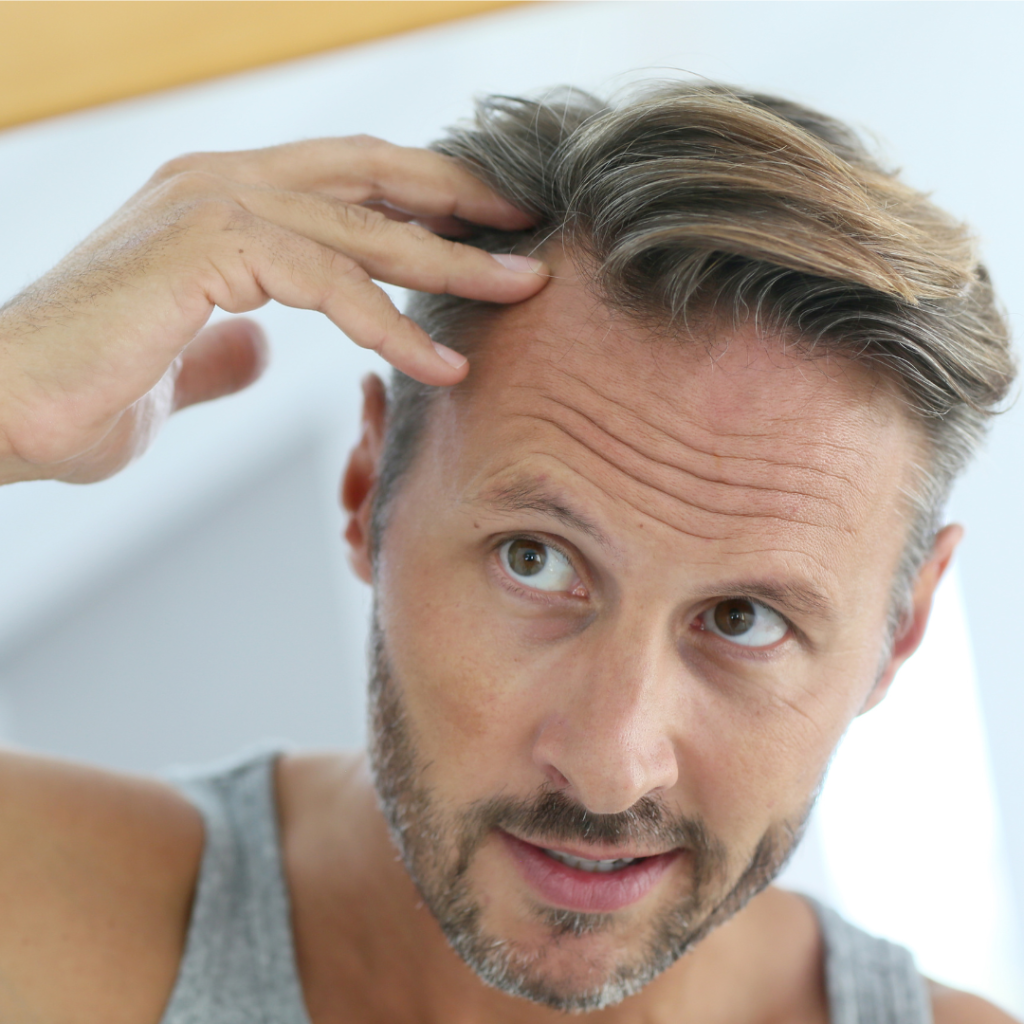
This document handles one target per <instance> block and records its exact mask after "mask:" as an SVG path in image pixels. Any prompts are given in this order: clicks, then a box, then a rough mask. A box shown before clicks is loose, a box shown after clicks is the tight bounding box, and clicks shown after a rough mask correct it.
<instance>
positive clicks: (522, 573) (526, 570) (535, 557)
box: [498, 537, 579, 593]
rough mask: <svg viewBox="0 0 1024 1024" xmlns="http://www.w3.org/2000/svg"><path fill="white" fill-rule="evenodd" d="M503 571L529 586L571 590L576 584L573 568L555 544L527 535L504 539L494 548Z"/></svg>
mask: <svg viewBox="0 0 1024 1024" xmlns="http://www.w3.org/2000/svg"><path fill="white" fill-rule="evenodd" d="M498 557H499V558H500V560H501V564H502V565H503V566H504V567H505V571H506V572H507V573H508V574H509V575H510V576H511V577H512V578H513V579H515V580H518V581H519V582H520V583H522V584H524V585H525V586H528V587H529V588H530V589H531V590H548V591H553V592H554V591H565V592H567V593H571V592H572V591H573V588H574V587H575V586H577V585H578V584H579V579H578V578H577V576H576V570H575V569H574V568H573V566H572V562H570V561H569V559H568V558H566V557H565V555H563V554H562V552H561V551H559V550H558V548H554V547H550V546H549V545H547V544H542V543H541V542H540V541H538V540H530V539H529V538H528V537H517V538H516V539H515V540H510V541H506V542H505V543H504V544H502V545H501V548H500V550H499V552H498Z"/></svg>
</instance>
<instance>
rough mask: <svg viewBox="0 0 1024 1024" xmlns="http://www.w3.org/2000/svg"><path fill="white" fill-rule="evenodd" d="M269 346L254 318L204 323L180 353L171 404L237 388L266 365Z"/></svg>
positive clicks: (186, 403) (188, 402)
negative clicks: (179, 364)
mask: <svg viewBox="0 0 1024 1024" xmlns="http://www.w3.org/2000/svg"><path fill="white" fill-rule="evenodd" d="M268 355H269V347H268V345H267V339H266V335H265V334H264V333H263V328H262V327H260V325H259V324H257V323H256V322H255V321H254V320H247V319H244V318H241V317H240V318H238V319H233V320H221V321H218V322H217V323H214V324H210V325H209V326H207V327H204V328H203V330H201V331H200V332H199V333H198V334H197V335H196V337H195V340H194V341H193V342H192V343H191V344H190V345H189V346H188V347H187V348H186V349H185V351H184V352H182V354H181V368H180V370H179V371H178V376H177V379H176V380H175V382H174V408H175V409H184V408H185V407H186V406H189V405H195V404H196V403H197V402H208V401H210V400H211V399H214V398H220V397H222V396H223V395H231V394H234V393H235V392H236V391H241V390H242V389H243V388H246V387H248V386H249V385H250V384H252V383H253V381H255V380H256V379H257V378H258V377H259V376H260V375H261V374H262V373H263V370H264V369H265V368H266V365H267V358H268Z"/></svg>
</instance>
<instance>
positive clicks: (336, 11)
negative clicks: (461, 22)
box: [0, 0, 515, 128]
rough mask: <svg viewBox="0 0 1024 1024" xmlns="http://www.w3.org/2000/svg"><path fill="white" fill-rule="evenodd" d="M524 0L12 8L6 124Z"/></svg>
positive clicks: (30, 0) (2, 45) (262, 0)
mask: <svg viewBox="0 0 1024 1024" xmlns="http://www.w3.org/2000/svg"><path fill="white" fill-rule="evenodd" d="M511 2H515V0H376V2H363V0H191V2H186V0H147V2H138V0H136V2H124V0H5V2H0V128H3V127H8V126H10V125H14V124H20V123H23V122H25V121H32V120H35V119H37V118H40V117H48V116H51V115H53V114H60V113H64V112H65V111H69V110H77V109H80V108H82V107H89V106H93V105H95V104H97V103H105V102H108V101H110V100H117V99H122V98H124V97H126V96H133V95H136V94H138V93H145V92H152V91H153V90H156V89H164V88H167V87H169V86H174V85H182V84H184V83H186V82H194V81H198V80H200V79H204V78H211V77H214V76H216V75H223V74H229V73H231V72H234V71H241V70H243V69H245V68H250V67H255V66H258V65H261V64H272V63H274V62H276V61H281V60H288V59H290V58H293V57H299V56H302V55H304V54H308V53H315V52H317V51H320V50H330V49H334V48H335V47H338V46H345V45H348V44H351V43H358V42H363V41H365V40H367V39H373V38H376V37H378V36H384V35H390V34H392V33H395V32H403V31H406V30H408V29H413V28H420V27H421V26H424V25H430V24H433V23H435V22H439V21H446V20H448V19H451V18H459V17H464V16H466V15H470V14H476V13H478V12H481V11H486V10H490V9H493V8H496V7H503V6H506V5H507V4H508V3H511Z"/></svg>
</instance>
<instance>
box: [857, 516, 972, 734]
mask: <svg viewBox="0 0 1024 1024" xmlns="http://www.w3.org/2000/svg"><path fill="white" fill-rule="evenodd" d="M963 535H964V528H963V527H962V526H958V525H956V524H953V525H951V526H946V527H943V529H941V530H940V531H939V532H938V533H937V534H936V535H935V543H934V544H933V545H932V553H931V555H929V556H928V560H927V561H926V562H925V563H924V565H922V566H921V570H920V572H919V573H918V574H917V581H916V582H915V583H914V591H913V595H912V600H911V607H910V612H909V613H908V615H907V617H906V618H905V619H904V620H903V622H902V623H901V625H900V627H899V630H898V632H897V633H896V638H895V640H894V641H893V645H892V654H890V656H889V661H888V662H887V664H886V666H885V669H884V671H883V672H882V674H881V676H880V677H879V679H878V682H877V683H875V686H874V688H873V689H872V691H871V693H870V694H869V695H868V699H867V701H866V702H865V704H864V707H862V708H861V710H860V714H864V712H865V711H870V710H871V708H873V707H874V706H875V705H876V704H878V703H879V702H880V701H881V700H882V698H883V697H884V696H885V695H886V693H888V692H889V687H890V685H891V684H892V681H893V677H894V676H895V675H896V672H897V670H898V669H899V667H900V666H901V665H902V664H903V662H905V661H906V660H907V658H909V657H910V656H911V655H912V654H913V653H914V651H916V650H917V649H918V647H919V646H920V645H921V641H922V640H923V639H924V630H925V627H926V626H927V625H928V616H929V615H930V614H931V610H932V600H933V599H934V597H935V588H936V587H937V586H938V585H939V580H941V579H942V577H943V575H944V574H945V572H946V569H948V568H949V563H950V560H951V559H952V557H953V552H954V551H955V550H956V546H957V545H958V544H959V543H960V541H961V539H962V538H963Z"/></svg>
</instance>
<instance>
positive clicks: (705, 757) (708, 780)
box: [677, 666, 850, 846]
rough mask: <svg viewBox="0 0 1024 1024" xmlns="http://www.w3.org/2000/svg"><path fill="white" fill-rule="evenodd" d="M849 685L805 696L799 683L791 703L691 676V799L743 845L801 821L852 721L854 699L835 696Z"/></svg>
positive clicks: (837, 683) (684, 757)
mask: <svg viewBox="0 0 1024 1024" xmlns="http://www.w3.org/2000/svg"><path fill="white" fill-rule="evenodd" d="M806 668H807V669H809V668H810V666H807V667H806ZM818 678H820V677H818ZM849 682H850V681H849V680H843V679H841V678H836V679H833V680H832V681H831V683H830V684H829V685H826V686H824V687H822V688H818V687H813V688H812V687H807V688H806V689H804V690H802V692H801V695H800V696H795V695H794V694H795V692H796V688H795V687H794V688H791V689H790V692H789V693H787V695H786V699H785V700H783V699H781V698H780V697H779V696H778V695H777V694H773V693H770V692H769V691H767V690H762V691H756V690H754V689H753V688H752V691H751V692H750V693H749V694H746V695H744V696H743V697H742V698H741V697H739V696H737V695H736V694H735V693H733V694H731V695H730V697H729V698H728V699H726V698H725V697H724V696H723V694H722V693H721V692H720V691H718V690H716V689H715V688H714V687H712V686H709V685H707V684H704V683H701V682H698V681H696V680H693V679H691V680H690V681H689V685H688V687H687V690H686V693H685V695H684V696H683V697H682V698H681V706H680V708H679V710H678V720H679V721H680V723H682V724H681V727H680V732H679V738H678V747H677V749H678V756H679V759H680V787H681V789H682V800H683V801H684V804H685V805H686V806H689V807H691V808H693V809H695V810H697V811H699V813H700V814H701V815H702V816H703V817H704V818H705V820H706V821H707V823H708V825H709V827H710V828H711V829H712V831H714V832H715V833H716V834H718V835H720V836H722V837H723V838H725V839H727V840H728V841H731V842H736V843H738V844H740V845H743V846H746V845H749V844H752V843H754V842H756V841H757V840H758V839H759V838H760V836H761V835H762V834H763V833H764V830H765V829H766V828H767V827H768V826H769V825H770V824H772V823H775V822H778V821H780V820H793V819H797V818H799V816H800V814H801V812H802V811H803V809H804V807H805V805H806V803H807V800H808V799H809V798H810V796H811V795H812V794H813V793H814V791H815V789H816V787H817V786H818V784H819V782H820V780H821V777H822V775H823V774H824V771H825V769H826V767H827V765H828V761H829V758H830V756H831V753H832V750H833V748H834V747H835V744H836V743H837V742H838V740H839V738H840V737H841V736H842V734H843V732H844V730H845V728H846V724H847V723H848V721H849V718H850V714H849V713H848V712H847V704H848V703H849V701H847V700H845V699H844V700H839V699H837V697H836V695H838V694H841V693H842V691H843V686H844V684H845V685H849Z"/></svg>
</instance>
